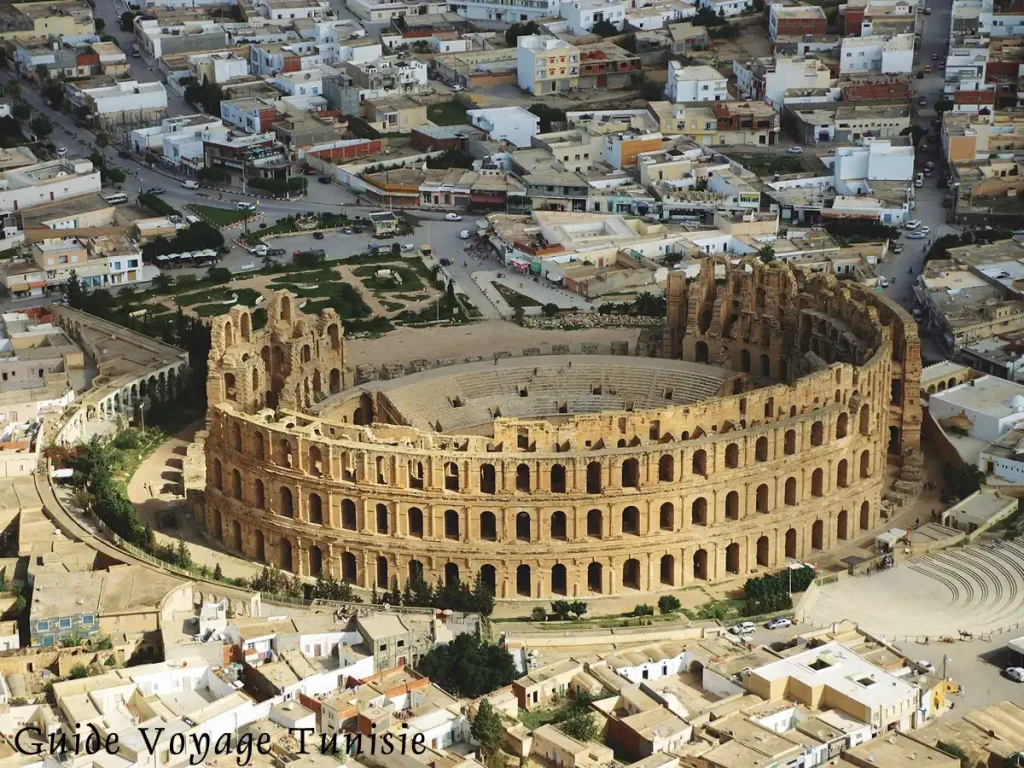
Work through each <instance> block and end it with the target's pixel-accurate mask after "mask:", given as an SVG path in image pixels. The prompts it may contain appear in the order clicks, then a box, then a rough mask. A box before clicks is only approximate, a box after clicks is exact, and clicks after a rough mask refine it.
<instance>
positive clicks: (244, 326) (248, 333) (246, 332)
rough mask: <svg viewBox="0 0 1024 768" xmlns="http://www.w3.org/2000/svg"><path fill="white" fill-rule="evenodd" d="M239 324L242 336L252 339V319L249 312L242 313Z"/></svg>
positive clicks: (247, 339)
mask: <svg viewBox="0 0 1024 768" xmlns="http://www.w3.org/2000/svg"><path fill="white" fill-rule="evenodd" d="M238 325H239V328H240V330H241V333H242V338H243V339H244V340H245V341H252V320H251V319H250V318H249V313H248V312H243V313H242V317H241V319H239V321H238Z"/></svg>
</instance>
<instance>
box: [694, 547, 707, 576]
mask: <svg viewBox="0 0 1024 768" xmlns="http://www.w3.org/2000/svg"><path fill="white" fill-rule="evenodd" d="M693 578H695V579H698V580H700V581H707V580H708V553H707V551H706V550H703V549H698V550H697V551H696V552H694V553H693Z"/></svg>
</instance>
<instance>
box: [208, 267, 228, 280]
mask: <svg viewBox="0 0 1024 768" xmlns="http://www.w3.org/2000/svg"><path fill="white" fill-rule="evenodd" d="M206 279H207V280H209V281H210V282H211V283H230V282H231V270H230V269H227V268H225V267H210V268H209V269H208V270H207V271H206Z"/></svg>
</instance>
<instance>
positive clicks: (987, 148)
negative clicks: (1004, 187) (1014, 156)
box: [941, 109, 1024, 165]
mask: <svg viewBox="0 0 1024 768" xmlns="http://www.w3.org/2000/svg"><path fill="white" fill-rule="evenodd" d="M941 141H942V151H943V155H944V156H945V158H946V161H947V162H948V163H949V164H950V165H957V164H960V163H971V162H974V161H975V160H980V159H982V158H987V157H988V156H989V155H990V154H992V153H1004V152H1013V153H1019V152H1022V151H1024V109H1013V110H1000V111H998V112H995V111H993V112H990V113H989V114H987V115H982V114H964V113H954V112H947V113H945V114H944V115H943V117H942V132H941Z"/></svg>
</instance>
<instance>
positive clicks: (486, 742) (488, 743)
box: [469, 699, 505, 768]
mask: <svg viewBox="0 0 1024 768" xmlns="http://www.w3.org/2000/svg"><path fill="white" fill-rule="evenodd" d="M469 732H470V734H471V735H472V736H473V738H474V739H476V740H477V742H478V743H479V744H480V754H481V755H482V756H483V758H484V765H486V766H487V768H493V767H494V766H499V765H501V764H502V763H503V762H504V761H503V760H501V758H500V755H501V746H502V744H504V742H505V728H504V727H503V726H502V724H501V716H500V715H499V714H498V713H497V712H495V710H494V707H492V706H491V702H490V700H488V699H483V700H482V701H481V702H480V706H479V707H478V708H477V711H476V717H474V718H473V724H472V726H470V729H469Z"/></svg>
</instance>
